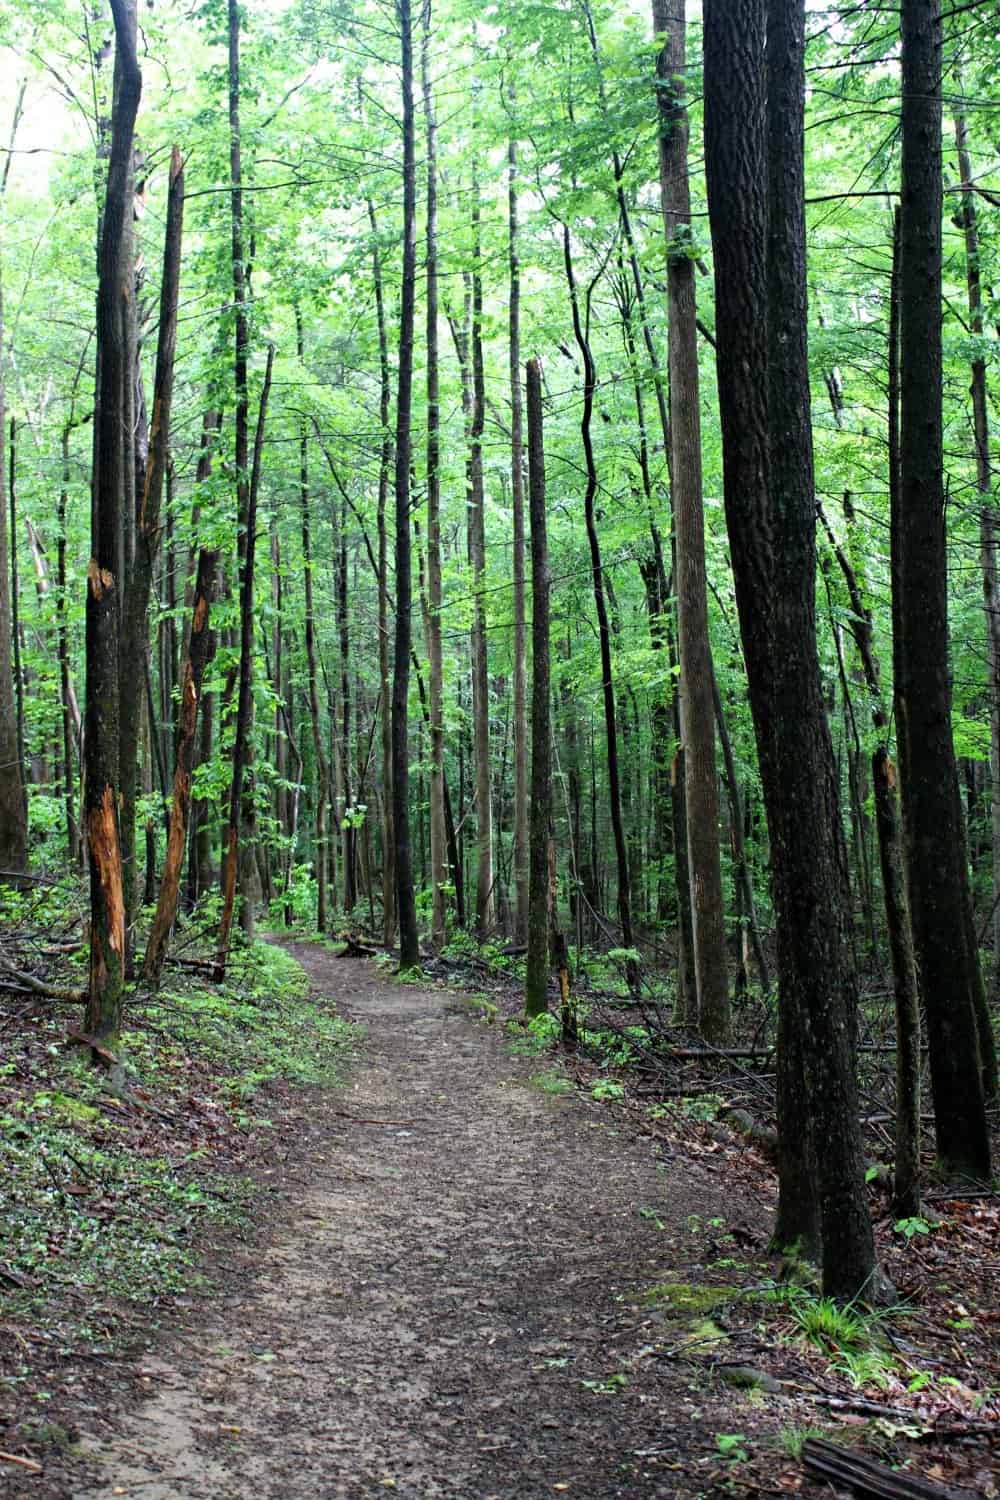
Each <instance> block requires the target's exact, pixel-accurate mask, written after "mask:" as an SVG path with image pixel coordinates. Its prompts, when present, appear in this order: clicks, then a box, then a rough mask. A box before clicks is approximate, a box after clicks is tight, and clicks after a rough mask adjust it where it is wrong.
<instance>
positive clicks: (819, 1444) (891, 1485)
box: [802, 1438, 957, 1500]
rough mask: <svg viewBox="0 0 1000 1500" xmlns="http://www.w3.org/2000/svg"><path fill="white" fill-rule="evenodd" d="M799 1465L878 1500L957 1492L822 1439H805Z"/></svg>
mask: <svg viewBox="0 0 1000 1500" xmlns="http://www.w3.org/2000/svg"><path fill="white" fill-rule="evenodd" d="M802 1466H803V1468H804V1469H805V1471H806V1473H807V1474H810V1475H812V1477H813V1478H815V1479H823V1480H826V1481H827V1483H829V1484H832V1485H835V1486H836V1487H837V1488H838V1489H842V1488H845V1487H846V1488H848V1489H851V1490H853V1491H854V1493H855V1494H856V1495H872V1496H876V1497H880V1500H955V1496H956V1494H957V1491H955V1490H946V1489H944V1488H943V1486H942V1485H939V1484H932V1483H931V1482H930V1480H929V1479H919V1478H918V1477H917V1476H916V1475H915V1474H904V1473H902V1472H900V1471H899V1470H898V1469H890V1468H887V1467H886V1465H885V1464H880V1463H876V1462H875V1461H874V1459H870V1458H860V1457H859V1456H858V1455H857V1454H855V1453H848V1451H847V1450H846V1448H838V1447H837V1445H836V1444H835V1443H828V1442H826V1441H825V1439H823V1438H807V1439H806V1441H805V1443H804V1445H803V1448H802Z"/></svg>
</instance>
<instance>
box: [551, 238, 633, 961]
mask: <svg viewBox="0 0 1000 1500" xmlns="http://www.w3.org/2000/svg"><path fill="white" fill-rule="evenodd" d="M563 263H564V266H565V271H566V284H567V286H568V288H569V295H570V306H571V310H572V314H573V332H574V334H575V336H576V342H577V345H578V347H579V350H580V355H581V358H582V360H583V369H584V381H583V414H582V416H581V418H580V433H581V436H582V439H583V452H584V459H585V462H586V472H587V486H586V490H585V492H584V513H585V516H586V522H587V540H588V543H589V545H590V570H591V577H592V580H593V588H594V605H595V608H596V610H597V628H598V635H599V637H600V646H601V679H602V688H603V697H604V729H605V736H606V740H607V751H608V795H609V801H610V803H611V827H612V831H613V834H614V841H615V856H616V861H617V867H618V922H619V926H620V927H621V934H622V946H623V947H624V948H626V949H628V950H632V947H633V934H632V902H631V893H630V888H629V870H628V852H627V849H626V845H625V828H624V824H623V822H622V803H621V780H620V774H619V766H618V728H617V725H616V723H615V685H614V673H613V669H612V665H611V627H610V624H609V621H608V607H607V601H606V598H605V589H604V572H603V568H602V565H601V546H600V542H599V540H598V536H597V523H596V519H595V516H594V498H595V496H596V494H597V465H596V462H595V459H594V444H593V438H592V436H591V431H590V421H591V415H592V413H593V409H594V391H595V390H596V387H597V369H596V366H595V364H594V357H593V355H592V353H591V350H590V339H589V322H590V297H589V293H588V296H587V299H586V300H587V307H586V314H585V316H581V313H580V298H579V294H578V292H577V286H576V277H575V275H574V271H573V251H572V243H571V240H570V232H569V226H568V225H567V224H564V225H563ZM625 967H626V974H627V977H628V984H629V988H630V989H632V990H635V989H636V988H637V986H638V982H639V970H638V964H637V962H636V959H635V957H634V956H633V955H632V954H631V952H630V956H629V957H628V958H627V959H626V965H625Z"/></svg>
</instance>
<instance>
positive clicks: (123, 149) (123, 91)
mask: <svg viewBox="0 0 1000 1500" xmlns="http://www.w3.org/2000/svg"><path fill="white" fill-rule="evenodd" d="M111 10H112V15H113V17H114V24H115V41H116V50H115V81H116V87H115V101H114V112H113V117H112V126H111V157H110V161H109V163H108V180H107V192H106V197H105V202H104V214H103V222H102V232H101V248H100V275H99V278H98V294H97V368H98V371H99V379H98V386H97V405H96V417H95V428H96V443H95V447H96V456H97V464H96V469H95V473H94V483H93V506H92V511H93V535H92V541H91V548H92V556H91V560H90V564H89V567H88V569H87V617H86V653H87V701H86V732H85V736H84V749H85V759H86V772H85V778H84V800H83V807H84V826H85V831H86V837H87V846H88V849H89V851H90V989H89V999H88V1003H87V1010H86V1016H85V1020H84V1030H85V1031H86V1032H87V1034H88V1035H90V1036H93V1037H96V1038H97V1039H98V1041H99V1042H101V1043H113V1042H114V1040H115V1038H116V1037H117V1035H118V1032H119V1030H120V1028H121V1022H122V1006H123V1000H124V983H125V912H124V905H123V890H122V862H121V846H120V843H119V836H118V798H119V790H120V780H119V760H118V757H119V748H118V747H119V734H118V711H119V697H118V694H119V672H118V648H119V639H120V633H121V621H122V583H123V561H124V559H123V542H122V524H123V520H122V518H123V513H124V506H125V497H126V494H127V489H128V487H127V485H126V477H125V470H126V468H127V467H128V465H129V451H130V450H129V445H128V434H127V433H126V429H125V418H126V402H125V390H126V388H127V387H128V386H130V385H131V381H132V373H133V367H134V360H133V359H132V357H131V351H130V349H129V343H128V319H127V317H126V313H125V307H124V305H123V304H124V303H125V301H126V300H127V299H128V298H129V297H130V296H131V294H132V284H133V267H132V254H131V218H132V200H131V192H130V182H131V166H132V142H133V136H134V131H135V119H136V115H137V113H138V108H139V96H140V93H141V91H142V76H141V74H140V72H139V63H138V58H137V55H136V34H137V24H136V7H135V0H112V5H111Z"/></svg>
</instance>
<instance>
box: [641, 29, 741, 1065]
mask: <svg viewBox="0 0 1000 1500" xmlns="http://www.w3.org/2000/svg"><path fill="white" fill-rule="evenodd" d="M653 27H654V30H655V31H656V33H657V34H658V35H663V36H664V38H665V41H664V46H663V48H662V50H661V52H660V54H659V57H658V59H657V69H656V72H657V84H658V88H657V100H658V104H659V119H660V200H661V205H662V209H663V227H664V233H665V236H666V252H667V307H668V340H669V343H668V355H669V368H670V445H671V461H670V473H671V478H672V485H671V493H672V496H673V507H674V537H675V545H676V556H675V579H676V587H677V626H678V630H677V636H678V646H679V649H680V665H681V675H680V696H681V729H682V732H683V743H684V792H685V798H686V813H687V846H688V878H689V880H690V882H691V931H692V938H693V941H694V972H695V984H696V986H697V995H698V1026H699V1030H700V1031H701V1034H702V1035H703V1036H704V1038H705V1040H706V1041H707V1042H710V1043H712V1044H713V1045H714V1046H717V1047H721V1046H725V1045H726V1043H727V1042H728V1040H729V1033H730V1028H731V1016H730V1005H729V976H728V973H727V969H726V928H725V921H724V918H723V905H722V868H721V864H720V861H719V798H718V786H717V780H716V771H715V726H714V722H713V704H712V677H713V672H712V653H711V649H710V647H709V641H708V597H707V587H706V582H705V518H704V512H703V509H702V493H701V488H702V485H701V415H700V396H699V381H698V331H697V327H696V322H697V309H696V304H695V286H694V269H695V268H694V260H693V258H692V243H693V235H692V230H691V195H690V191H689V187H688V120H687V106H686V104H685V88H684V70H685V62H686V57H685V29H684V0H653Z"/></svg>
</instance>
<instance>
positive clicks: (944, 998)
mask: <svg viewBox="0 0 1000 1500" xmlns="http://www.w3.org/2000/svg"><path fill="white" fill-rule="evenodd" d="M901 18H902V20H901V24H902V77H903V104H902V126H901V129H902V163H901V169H902V204H901V216H900V236H899V314H900V347H899V376H900V448H899V461H900V472H899V496H898V506H899V514H898V518H897V524H896V527H895V538H894V540H895V541H896V542H897V543H898V549H899V554H898V559H897V564H896V577H895V578H894V584H896V583H898V587H899V599H898V609H897V619H898V624H899V630H900V639H899V642H898V647H897V653H898V672H897V676H896V682H895V690H896V720H897V725H898V738H899V762H900V773H901V776H900V779H901V783H902V793H903V827H904V832H905V839H906V861H907V878H908V882H909V893H910V911H911V916H912V921H913V938H914V944H915V946H916V951H917V963H918V966H919V970H920V980H921V985H922V989H923V1000H924V1012H925V1016H926V1020H927V1043H928V1052H929V1056H930V1073H931V1089H932V1092H933V1096H934V1118H935V1128H936V1135H937V1154H938V1160H939V1164H940V1166H941V1168H942V1170H943V1171H945V1172H948V1173H955V1174H959V1175H962V1176H970V1177H977V1178H978V1177H981V1178H986V1177H988V1176H989V1172H990V1145H989V1132H988V1129H987V1122H986V1110H985V1103H984V1097H983V1079H982V1070H981V1069H982V1058H981V1055H980V1050H979V1041H978V1037H977V1010H978V1009H979V1008H981V1007H982V1006H983V1004H984V999H983V988H982V975H981V973H980V969H979V955H978V953H977V952H976V950H975V947H974V946H970V942H969V936H970V930H971V925H972V924H971V907H970V895H969V883H968V867H967V862H966V853H965V835H964V829H963V827H962V822H961V808H960V804H959V795H958V780H957V769H956V765H955V747H954V741H953V739H952V728H951V672H950V667H949V640H948V587H947V584H948V580H947V562H948V559H947V537H946V531H945V517H944V482H943V453H942V428H941V421H942V416H941V402H942V369H941V192H942V180H941V14H940V4H939V0H902V11H901Z"/></svg>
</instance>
